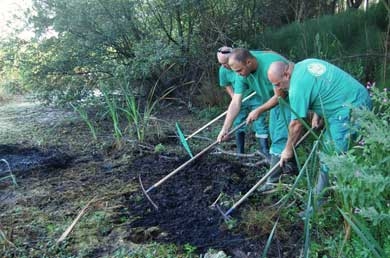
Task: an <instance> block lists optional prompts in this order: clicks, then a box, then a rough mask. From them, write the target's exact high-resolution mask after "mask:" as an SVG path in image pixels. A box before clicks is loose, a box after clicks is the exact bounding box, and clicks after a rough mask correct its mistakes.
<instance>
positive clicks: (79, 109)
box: [70, 103, 97, 141]
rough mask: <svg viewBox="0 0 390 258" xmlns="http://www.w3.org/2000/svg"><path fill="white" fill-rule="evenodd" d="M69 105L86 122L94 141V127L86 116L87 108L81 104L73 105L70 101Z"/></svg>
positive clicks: (95, 135) (95, 134)
mask: <svg viewBox="0 0 390 258" xmlns="http://www.w3.org/2000/svg"><path fill="white" fill-rule="evenodd" d="M70 105H71V106H72V108H73V109H74V111H76V112H77V113H78V114H79V115H80V117H81V119H82V120H83V121H84V122H85V123H86V124H87V126H88V128H89V130H90V132H91V134H92V137H93V139H94V140H95V141H96V140H97V133H96V127H95V126H94V125H93V122H92V120H91V119H90V118H89V117H88V113H87V110H86V109H85V108H84V107H82V106H81V105H80V106H75V105H73V104H72V103H70Z"/></svg>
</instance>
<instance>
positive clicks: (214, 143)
mask: <svg viewBox="0 0 390 258" xmlns="http://www.w3.org/2000/svg"><path fill="white" fill-rule="evenodd" d="M245 124H246V122H245V121H244V122H242V123H241V124H239V125H238V126H236V127H235V128H233V129H232V130H230V131H229V132H228V133H227V134H226V136H229V135H231V134H233V133H234V132H236V131H237V130H238V129H240V128H241V127H243V126H244V125H245ZM218 144H219V141H215V142H213V143H212V144H210V145H209V146H207V147H206V148H204V149H203V150H202V151H200V152H199V153H198V154H196V155H195V156H193V157H192V158H191V159H189V160H187V161H186V162H185V163H183V164H182V165H180V166H179V167H178V168H176V169H175V170H173V171H172V172H171V173H169V174H168V175H166V176H165V177H163V178H162V179H160V181H158V182H157V183H155V184H154V185H152V186H151V187H149V188H148V189H147V190H145V188H144V185H143V183H142V180H141V175H138V180H139V183H140V185H141V189H142V192H143V193H144V194H145V196H146V198H148V200H149V202H150V203H151V204H152V205H153V207H154V208H155V209H156V210H158V206H157V205H156V204H155V203H154V202H153V200H152V199H151V198H150V196H149V194H148V193H149V192H150V191H152V190H153V189H154V188H156V187H158V186H159V185H161V184H162V183H164V182H165V181H166V180H168V179H169V178H170V177H172V176H173V175H175V174H176V173H178V172H179V171H180V170H182V169H183V168H185V167H186V166H188V165H189V164H190V163H191V162H193V161H194V160H196V159H197V158H199V157H200V156H202V155H203V154H204V153H206V152H207V151H209V150H210V149H211V148H213V147H214V146H216V145H218Z"/></svg>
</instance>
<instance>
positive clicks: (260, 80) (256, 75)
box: [217, 48, 294, 190]
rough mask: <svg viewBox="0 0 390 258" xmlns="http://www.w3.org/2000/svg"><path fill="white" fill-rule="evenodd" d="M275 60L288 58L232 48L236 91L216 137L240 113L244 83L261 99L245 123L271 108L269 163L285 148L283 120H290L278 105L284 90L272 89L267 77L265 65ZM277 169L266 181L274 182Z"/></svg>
mask: <svg viewBox="0 0 390 258" xmlns="http://www.w3.org/2000/svg"><path fill="white" fill-rule="evenodd" d="M275 61H285V62H287V59H285V58H284V57H283V56H281V55H279V54H277V53H275V52H272V51H249V50H247V49H243V48H236V49H234V50H233V51H232V53H231V55H230V57H229V66H230V68H231V69H232V70H233V71H234V72H236V73H237V74H238V75H239V76H237V78H236V88H235V92H234V95H233V98H232V101H231V103H230V105H229V108H228V112H227V115H226V119H225V122H224V125H223V127H222V129H221V132H220V133H219V135H218V138H217V140H218V141H222V140H224V139H225V135H226V134H227V132H228V130H229V129H230V127H231V125H232V122H233V120H234V119H235V117H236V116H237V114H238V113H239V112H240V105H241V101H242V93H243V90H244V88H245V86H244V85H248V86H249V88H250V89H252V90H254V91H255V92H256V95H257V96H258V97H259V98H260V99H261V105H260V106H259V107H257V108H256V109H255V110H253V111H251V112H250V113H249V114H248V116H247V118H246V122H247V123H248V124H249V123H252V122H253V121H255V120H256V119H257V118H258V117H259V116H260V115H263V114H264V113H265V112H267V111H268V110H271V112H270V119H269V131H270V136H271V141H272V144H271V148H270V154H271V166H273V165H274V164H276V163H277V162H278V161H279V156H280V154H281V152H282V150H283V149H284V147H285V144H286V141H287V134H288V133H287V124H286V121H287V120H289V119H290V111H289V110H288V109H282V107H280V106H279V105H278V97H279V96H281V97H285V94H284V92H283V91H282V90H277V89H274V87H273V85H272V83H271V82H270V81H269V80H268V77H267V71H268V68H269V66H270V65H271V63H273V62H275ZM266 140H268V139H266ZM289 165H290V166H289V167H290V168H291V169H290V171H289V172H292V171H291V170H293V168H294V165H293V164H289ZM280 172H281V171H280V170H279V171H276V173H274V174H273V175H272V176H271V177H270V178H269V180H268V181H267V183H271V182H275V181H277V180H278V179H279V176H280ZM264 190H266V189H264Z"/></svg>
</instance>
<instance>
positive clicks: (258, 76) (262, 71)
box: [236, 51, 287, 103]
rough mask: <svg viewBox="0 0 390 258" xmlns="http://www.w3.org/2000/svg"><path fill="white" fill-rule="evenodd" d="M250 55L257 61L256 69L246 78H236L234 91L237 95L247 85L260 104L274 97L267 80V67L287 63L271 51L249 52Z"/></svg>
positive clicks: (271, 87) (271, 86)
mask: <svg viewBox="0 0 390 258" xmlns="http://www.w3.org/2000/svg"><path fill="white" fill-rule="evenodd" d="M251 54H252V55H253V56H254V57H255V58H256V60H257V64H258V65H257V69H256V70H255V71H254V72H252V73H251V74H249V75H248V76H247V77H243V76H240V75H238V76H237V79H236V91H237V93H240V92H242V91H243V90H245V84H247V85H248V86H249V88H250V89H252V90H254V91H256V93H257V95H258V96H259V97H260V98H261V100H262V103H265V102H266V101H267V100H269V99H270V98H271V97H272V96H273V95H274V90H273V85H272V83H271V82H270V81H269V80H268V74H267V73H268V68H269V66H270V65H271V64H272V63H273V62H276V61H286V62H287V60H286V59H285V58H284V57H283V56H281V55H279V54H277V53H275V52H272V51H251Z"/></svg>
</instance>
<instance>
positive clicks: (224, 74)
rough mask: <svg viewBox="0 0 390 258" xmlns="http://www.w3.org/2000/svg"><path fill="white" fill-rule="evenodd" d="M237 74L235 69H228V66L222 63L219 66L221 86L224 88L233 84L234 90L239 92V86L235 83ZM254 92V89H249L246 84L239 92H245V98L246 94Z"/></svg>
mask: <svg viewBox="0 0 390 258" xmlns="http://www.w3.org/2000/svg"><path fill="white" fill-rule="evenodd" d="M237 76H238V74H237V73H236V72H234V71H233V70H230V69H227V68H226V67H224V66H222V65H221V66H220V67H219V86H220V87H223V88H224V87H227V86H232V88H233V92H234V93H237V92H236V87H237V86H236V85H235V82H236V78H237ZM252 92H253V90H251V89H249V87H248V86H247V85H244V86H243V90H241V91H240V92H239V93H238V94H243V98H245V97H246V96H248V95H249V94H251V93H252Z"/></svg>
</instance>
